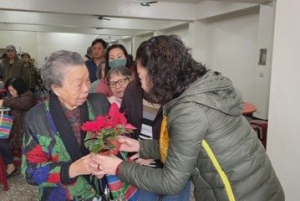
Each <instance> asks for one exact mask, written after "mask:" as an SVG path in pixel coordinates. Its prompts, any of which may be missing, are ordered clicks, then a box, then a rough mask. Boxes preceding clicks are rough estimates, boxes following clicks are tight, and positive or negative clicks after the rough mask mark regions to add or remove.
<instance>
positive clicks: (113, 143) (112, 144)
mask: <svg viewBox="0 0 300 201" xmlns="http://www.w3.org/2000/svg"><path fill="white" fill-rule="evenodd" d="M120 146H121V143H120V142H119V141H118V140H117V139H112V140H108V141H107V143H106V145H105V147H104V148H102V149H101V151H100V152H99V154H100V155H103V156H109V155H115V156H116V155H117V154H118V153H119V149H120Z"/></svg>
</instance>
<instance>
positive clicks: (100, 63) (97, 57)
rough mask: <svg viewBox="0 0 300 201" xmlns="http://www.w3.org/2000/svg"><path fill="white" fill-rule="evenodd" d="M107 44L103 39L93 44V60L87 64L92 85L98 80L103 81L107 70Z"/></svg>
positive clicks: (98, 39) (96, 40)
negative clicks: (105, 57)
mask: <svg viewBox="0 0 300 201" xmlns="http://www.w3.org/2000/svg"><path fill="white" fill-rule="evenodd" d="M106 47H107V44H106V42H105V41H104V40H103V39H100V38H97V39H95V40H94V41H93V42H92V59H90V60H88V61H86V62H85V64H86V66H87V68H88V71H89V74H90V81H91V83H92V82H94V81H96V80H97V78H99V79H101V78H102V77H103V76H104V72H102V71H104V69H105V65H104V63H105V59H104V56H105V51H106Z"/></svg>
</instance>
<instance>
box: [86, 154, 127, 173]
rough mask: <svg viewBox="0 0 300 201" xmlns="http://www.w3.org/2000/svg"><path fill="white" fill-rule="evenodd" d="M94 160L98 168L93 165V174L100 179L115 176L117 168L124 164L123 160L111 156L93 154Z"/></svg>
mask: <svg viewBox="0 0 300 201" xmlns="http://www.w3.org/2000/svg"><path fill="white" fill-rule="evenodd" d="M91 155H92V160H93V162H94V163H97V166H94V165H91V167H93V168H94V171H93V174H94V175H95V176H97V177H98V178H102V177H103V175H105V174H110V175H115V174H116V170H117V167H118V166H119V165H120V163H122V161H123V160H122V159H120V158H118V157H116V156H113V155H110V156H103V155H100V154H91Z"/></svg>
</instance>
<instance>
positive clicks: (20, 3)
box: [0, 0, 271, 39]
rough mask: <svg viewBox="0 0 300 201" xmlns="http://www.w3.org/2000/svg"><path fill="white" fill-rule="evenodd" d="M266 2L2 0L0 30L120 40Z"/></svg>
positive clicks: (222, 0) (253, 0) (228, 0)
mask: <svg viewBox="0 0 300 201" xmlns="http://www.w3.org/2000/svg"><path fill="white" fill-rule="evenodd" d="M269 1H271V0H219V1H212V0H160V1H159V2H158V3H156V4H151V6H149V7H144V6H141V5H140V4H139V3H133V2H136V0H14V1H11V0H1V4H0V30H10V31H33V32H63V33H83V34H93V35H98V36H99V37H102V38H104V39H105V38H110V39H120V38H127V37H132V36H137V35H143V34H147V33H152V32H154V31H162V30H165V29H170V28H174V27H177V26H182V25H184V24H187V23H189V22H192V21H195V20H205V19H208V18H213V17H215V16H220V15H226V14H230V13H234V12H240V11H242V12H244V10H247V9H252V8H253V7H257V5H259V4H262V3H265V2H269ZM99 17H100V19H99ZM101 17H104V19H102V20H101Z"/></svg>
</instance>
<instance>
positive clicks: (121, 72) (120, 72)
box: [106, 66, 131, 82]
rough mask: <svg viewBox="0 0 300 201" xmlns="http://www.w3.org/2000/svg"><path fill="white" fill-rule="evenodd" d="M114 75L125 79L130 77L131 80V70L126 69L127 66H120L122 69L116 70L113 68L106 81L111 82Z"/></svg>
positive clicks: (116, 68)
mask: <svg viewBox="0 0 300 201" xmlns="http://www.w3.org/2000/svg"><path fill="white" fill-rule="evenodd" d="M112 75H123V76H125V77H128V78H129V79H131V71H130V69H129V68H127V67H125V66H120V67H115V68H111V69H110V70H109V71H108V73H107V76H106V81H107V82H110V79H111V76H112Z"/></svg>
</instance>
